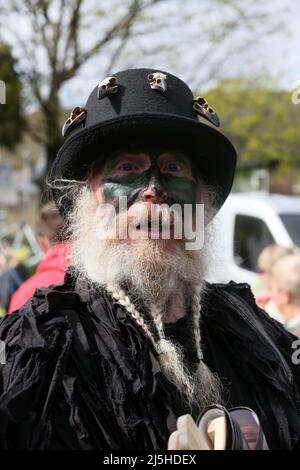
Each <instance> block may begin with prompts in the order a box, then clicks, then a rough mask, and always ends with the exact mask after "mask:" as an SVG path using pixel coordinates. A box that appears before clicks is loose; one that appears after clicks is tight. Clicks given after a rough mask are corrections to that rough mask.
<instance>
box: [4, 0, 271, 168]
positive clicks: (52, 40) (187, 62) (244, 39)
mask: <svg viewBox="0 0 300 470" xmlns="http://www.w3.org/2000/svg"><path fill="white" fill-rule="evenodd" d="M268 3H270V2H269V1H268V0H266V2H265V4H268ZM271 13H272V15H271ZM276 13H278V12H276ZM270 17H272V18H276V21H275V23H274V21H273V20H272V21H271V24H270V22H268V21H266V18H269V19H270ZM279 17H280V15H279V14H277V15H274V11H273V10H270V9H269V11H268V10H267V9H266V11H265V10H264V7H261V6H260V7H259V8H256V7H255V6H253V2H252V3H251V2H249V1H248V0H203V1H202V0H201V2H200V1H195V0H164V1H162V0H114V1H104V0H10V2H7V1H5V0H0V31H1V35H2V36H4V37H5V39H6V40H7V41H9V42H10V44H12V45H13V48H14V51H15V53H16V54H17V56H18V58H20V63H21V66H22V73H23V77H24V84H25V86H26V92H28V93H27V95H28V96H29V97H31V98H33V101H34V103H35V104H36V105H37V106H38V109H39V111H40V113H41V117H42V119H41V124H42V125H43V126H42V127H43V131H42V132H40V131H39V130H38V129H37V128H36V127H33V126H31V128H30V132H31V135H32V136H33V137H34V138H35V139H36V140H37V141H39V142H40V143H41V144H42V145H43V146H44V147H45V149H46V155H47V160H48V165H47V169H49V167H50V165H51V164H52V161H53V159H54V158H55V155H56V153H57V149H58V147H59V146H60V145H61V143H62V138H61V120H62V94H63V92H64V90H65V84H66V83H67V82H69V81H70V80H71V79H72V78H74V77H75V76H78V74H79V73H83V70H86V71H87V70H89V75H92V74H93V73H95V69H97V70H99V72H98V73H99V75H98V80H99V79H100V78H103V77H105V76H106V75H107V74H108V73H111V71H112V69H113V68H114V67H116V65H118V68H120V67H125V66H145V65H147V66H149V64H153V65H154V64H155V66H158V67H159V64H165V65H167V67H168V66H170V67H172V69H173V70H174V71H175V72H176V70H177V69H179V68H180V75H181V76H182V77H183V78H184V79H186V80H188V81H189V83H190V85H191V86H193V87H196V85H198V86H199V85H200V84H203V83H206V84H207V83H208V82H209V81H210V80H218V79H219V78H220V74H221V70H222V68H224V67H225V69H226V66H227V67H228V65H229V66H230V67H231V68H232V67H233V64H234V58H235V57H238V56H239V54H241V52H242V51H243V50H244V48H245V47H249V44H253V43H255V44H256V47H257V44H258V42H259V38H261V37H263V36H264V35H265V34H267V33H269V32H271V31H272V30H273V29H274V27H275V24H276V26H278V21H277V18H279ZM208 18H209V21H208ZM246 30H247V31H248V33H249V34H248V35H246V34H245V31H246ZM241 31H243V34H242V35H241ZM229 57H230V61H229V60H228V58H229ZM96 59H97V60H96ZM92 64H93V67H92ZM167 67H166V68H167ZM178 72H179V70H178ZM89 88H90V87H89ZM84 98H86V96H84ZM82 101H84V99H82ZM78 104H82V103H78Z"/></svg>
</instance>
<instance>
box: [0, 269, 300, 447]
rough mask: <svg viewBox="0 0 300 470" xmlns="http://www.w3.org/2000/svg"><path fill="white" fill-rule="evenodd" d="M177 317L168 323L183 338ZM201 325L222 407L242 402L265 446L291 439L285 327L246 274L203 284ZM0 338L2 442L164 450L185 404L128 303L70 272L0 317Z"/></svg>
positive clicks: (293, 387)
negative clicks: (1, 344)
mask: <svg viewBox="0 0 300 470" xmlns="http://www.w3.org/2000/svg"><path fill="white" fill-rule="evenodd" d="M242 310H243V311H247V310H248V311H249V312H248V313H249V314H250V313H251V315H252V316H253V318H255V322H256V323H255V322H254V323H253V325H252V323H251V322H250V323H249V320H248V318H247V315H246V316H245V315H244V314H243V312H242ZM179 322H180V323H178V322H177V325H176V326H175V327H170V329H169V334H170V335H171V334H172V335H173V336H175V339H176V340H177V341H178V342H179V343H181V342H183V343H184V344H183V348H184V349H186V348H188V346H187V342H186V339H185V340H184V337H185V336H184V335H182V334H176V328H178V326H180V325H181V327H182V328H185V323H184V320H179ZM257 327H258V330H259V331H257ZM201 330H202V338H203V352H204V360H205V362H206V363H207V365H208V366H209V367H210V368H211V369H212V370H213V371H215V372H216V373H218V375H219V376H220V378H221V380H222V382H223V384H224V387H225V389H226V397H225V399H226V406H228V407H229V406H230V407H233V406H248V407H250V408H252V409H253V410H254V411H255V412H256V413H257V414H258V416H259V418H260V420H261V424H262V427H263V430H264V433H265V435H266V439H267V441H268V445H269V447H270V448H271V449H272V448H273V449H289V448H293V447H294V448H297V447H298V446H299V439H300V419H299V396H298V390H299V387H300V373H299V367H300V366H294V365H293V364H292V362H291V355H292V352H293V349H292V347H291V344H292V342H293V341H294V339H295V338H294V337H293V336H292V335H290V334H289V333H287V332H286V331H285V330H284V329H283V328H282V327H281V326H280V325H279V324H277V323H276V322H275V321H273V320H271V319H269V318H268V317H267V315H266V314H265V313H264V312H262V311H260V310H259V309H258V308H257V307H256V305H255V302H254V299H253V296H252V294H251V291H250V289H249V287H248V286H247V285H245V284H235V283H230V284H228V285H209V284H208V285H207V288H206V291H205V295H204V298H203V307H202V316H201ZM191 334H192V333H191ZM265 335H267V339H266V337H265ZM176 336H177V337H176ZM0 338H1V340H2V341H5V343H6V364H4V365H1V366H0V370H1V372H0V423H1V426H0V448H1V449H135V450H152V449H162V450H164V449H166V447H167V441H168V438H169V435H170V434H171V432H173V431H174V430H175V428H176V419H177V417H178V416H180V415H181V414H185V413H187V412H188V411H189V410H188V408H187V407H186V406H185V405H184V404H183V403H182V402H181V399H180V396H179V394H178V392H177V391H176V389H175V387H174V386H173V385H172V384H171V383H170V382H169V381H168V380H167V379H166V378H165V377H164V375H163V374H162V372H161V368H160V364H159V361H158V357H157V355H156V353H155V351H154V350H153V348H152V346H151V344H150V342H149V340H148V339H147V338H146V337H145V335H144V334H143V331H142V330H141V328H140V327H139V326H138V325H137V324H136V323H135V321H134V320H133V319H132V318H131V316H130V315H129V314H128V312H126V310H125V309H124V308H123V307H121V306H120V305H119V304H118V303H117V302H116V301H114V300H113V299H112V298H111V297H110V296H109V295H108V294H107V293H106V292H105V291H104V290H101V291H99V290H97V289H95V288H94V287H93V286H91V285H89V284H88V283H83V282H79V281H76V277H75V276H73V274H72V273H71V272H69V273H67V275H66V278H65V282H64V284H62V285H59V286H52V287H50V288H47V289H46V288H45V289H40V290H37V291H36V293H35V295H34V297H33V298H32V299H31V300H30V301H28V302H27V303H26V304H25V305H24V306H23V307H22V309H21V310H20V311H18V312H15V313H13V314H12V315H9V316H7V317H5V318H4V319H3V320H2V321H1V323H0ZM191 344H192V342H191ZM188 354H189V353H188V351H187V356H188ZM192 360H193V355H191V361H192ZM194 417H195V418H197V416H194Z"/></svg>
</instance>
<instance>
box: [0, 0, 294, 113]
mask: <svg viewBox="0 0 300 470" xmlns="http://www.w3.org/2000/svg"><path fill="white" fill-rule="evenodd" d="M20 1H21V0H20ZM237 1H238V0H222V2H221V0H163V1H162V2H159V4H158V5H157V6H155V7H153V8H152V9H151V11H150V14H151V15H152V17H153V19H154V20H155V21H154V20H153V21H152V22H148V23H146V25H147V28H148V29H149V33H148V34H146V35H142V36H139V37H138V38H137V39H135V40H134V42H130V43H129V44H128V45H127V47H126V48H125V50H124V53H123V54H122V55H121V56H120V58H119V59H118V61H117V62H116V64H115V65H114V68H113V70H111V71H110V73H109V75H111V74H113V73H114V72H116V71H118V70H122V69H124V68H129V67H153V68H155V69H158V70H159V69H161V70H167V71H169V72H170V73H174V74H175V75H178V76H180V77H181V78H182V79H183V80H185V81H186V82H187V83H188V84H189V85H190V86H191V88H192V89H193V91H199V92H202V91H206V90H207V89H209V88H211V87H213V86H215V85H217V84H218V82H219V81H220V80H222V79H224V78H234V77H237V76H247V77H249V76H250V77H252V78H253V79H254V80H262V78H263V80H264V81H265V82H267V83H268V84H269V85H270V86H273V87H277V88H283V89H286V90H292V88H293V84H294V83H295V82H296V81H300V1H295V0H263V1H262V0H259V1H256V2H253V0H239V5H241V6H242V8H243V10H244V11H245V12H246V13H247V14H250V13H262V12H268V13H269V18H270V19H271V23H272V24H274V25H277V27H276V28H275V32H273V33H272V34H269V35H265V34H264V28H265V26H266V25H267V27H269V25H268V23H267V22H266V25H265V24H264V22H257V23H256V22H255V21H254V22H253V23H252V28H251V29H245V28H244V26H243V24H241V25H239V27H238V28H237V29H236V31H235V33H234V34H230V35H226V36H225V37H221V38H220V39H218V40H217V41H216V43H215V46H214V48H213V49H210V48H207V47H206V46H207V44H206V39H205V38H206V36H205V31H206V28H208V29H209V30H210V31H212V30H213V31H214V32H215V34H216V35H217V36H218V34H219V24H220V21H221V22H222V21H223V20H224V18H225V17H226V18H231V17H233V16H232V15H233V13H232V11H233V10H232V8H231V7H230V5H231V4H232V3H234V2H237ZM3 2H4V0H0V20H1V4H2V3H3ZM55 2H56V0H53V6H55ZM224 2H225V3H226V2H227V4H228V5H229V6H227V5H225V7H224ZM4 3H5V2H4ZM4 3H3V4H4ZM220 3H222V6H220ZM100 4H101V5H105V7H106V10H107V12H108V15H107V20H106V21H107V22H108V23H109V21H110V20H111V19H113V18H114V17H115V16H116V15H117V14H118V13H121V10H120V9H121V8H122V6H124V5H125V4H126V2H125V1H123V2H122V1H121V0H102V2H99V1H97V0H85V5H86V6H88V7H92V8H91V11H92V12H93V5H98V6H99V5H100ZM107 5H119V6H118V8H116V7H115V9H114V10H113V9H110V8H108V7H107ZM58 14H59V12H57V11H55V8H53V15H54V16H55V15H58ZM2 18H3V15H2ZM91 18H92V20H91V21H93V22H94V25H93V27H92V25H91V27H90V28H88V29H87V30H86V32H85V33H84V36H82V38H81V43H82V45H83V46H85V45H88V44H89V43H92V42H93V41H94V39H95V37H96V36H97V34H98V35H99V27H98V24H97V20H96V19H95V18H93V16H92V17H91ZM181 18H186V19H185V21H180V19H181ZM4 20H5V21H4V24H2V26H1V24H0V37H4V39H6V38H8V39H9V40H10V42H13V43H14V35H15V33H16V32H17V33H18V32H19V31H21V32H22V36H23V38H24V39H25V41H26V40H28V41H29V40H30V39H29V38H30V34H31V29H32V28H31V27H30V26H29V24H28V21H27V18H26V16H24V17H22V18H21V19H20V18H18V20H17V21H13V20H14V18H10V19H6V18H4ZM268 21H269V20H268ZM157 22H158V23H160V25H159V26H157ZM15 24H18V30H16V29H15ZM99 24H100V23H99ZM7 25H10V26H12V28H11V31H10V32H9V31H6V30H5V28H6V26H7ZM101 25H102V23H101ZM143 25H144V23H143V24H142V26H138V28H143V27H144V26H143ZM1 28H2V31H1ZM151 28H152V29H151ZM245 41H248V42H249V46H248V47H246V48H242V52H240V53H236V52H235V51H236V50H238V49H239V48H240V45H242V44H244V43H245ZM207 43H208V41H207ZM153 48H155V53H152V52H151V51H153ZM137 51H139V52H137ZM17 52H18V51H17ZM19 56H20V57H21V66H22V65H23V63H24V61H26V57H24V55H23V56H22V54H19ZM108 57H109V54H107V52H104V53H102V55H99V56H98V57H97V58H94V59H92V60H90V61H88V62H87V63H86V65H84V66H83V67H82V68H81V69H80V71H79V73H78V74H77V75H76V77H75V78H73V79H71V80H69V81H68V82H67V83H66V84H65V85H64V86H63V88H62V90H61V98H62V102H63V105H64V106H65V107H72V106H75V105H83V104H84V103H85V101H86V99H87V97H88V95H89V93H90V91H91V90H92V89H93V88H94V87H95V86H96V85H97V84H98V83H99V82H100V81H101V80H102V79H103V78H104V77H105V76H106V75H107V70H106V68H107V63H108ZM36 67H37V69H39V70H40V72H41V74H43V73H45V70H46V64H45V60H44V58H43V56H42V55H41V56H38V58H37V59H36ZM209 68H211V69H213V70H214V72H213V73H211V74H210V76H209V77H206V71H207V69H209ZM104 71H105V72H104ZM104 73H105V75H104V76H103V74H104ZM0 79H1V77H0Z"/></svg>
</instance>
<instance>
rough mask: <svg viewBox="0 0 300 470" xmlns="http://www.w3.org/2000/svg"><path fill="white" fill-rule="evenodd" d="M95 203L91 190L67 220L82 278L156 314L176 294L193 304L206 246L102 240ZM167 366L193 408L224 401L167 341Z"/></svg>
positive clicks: (214, 383) (213, 382) (213, 383)
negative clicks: (123, 291) (117, 290)
mask: <svg viewBox="0 0 300 470" xmlns="http://www.w3.org/2000/svg"><path fill="white" fill-rule="evenodd" d="M96 209H97V202H96V198H95V196H94V194H93V193H92V192H91V191H90V190H89V189H88V187H87V186H85V187H83V188H81V190H80V191H79V193H77V197H76V206H75V208H74V209H73V212H72V214H70V217H69V231H70V235H71V241H72V264H73V265H74V267H75V268H76V271H77V273H78V277H79V279H80V278H84V279H88V280H91V281H92V282H94V283H95V284H97V285H101V286H104V287H105V286H122V285H126V286H127V287H129V289H130V293H131V294H132V296H133V297H134V298H136V299H139V300H141V301H142V304H143V305H145V306H147V307H148V310H149V313H150V314H151V315H152V316H153V318H154V311H158V310H159V311H163V310H164V308H165V307H166V305H167V302H168V301H169V299H170V298H171V297H172V296H173V297H174V294H175V293H176V294H178V292H183V293H184V295H185V298H186V300H190V298H189V297H190V295H191V294H192V292H193V289H195V288H197V289H198V290H199V291H200V290H201V289H202V286H203V284H204V277H205V274H206V264H207V263H206V260H207V258H208V257H207V252H206V250H207V247H209V246H210V244H209V243H207V241H208V239H207V237H206V239H205V244H204V247H205V249H204V248H202V250H201V251H188V250H185V248H184V244H183V243H182V241H179V243H178V244H176V246H174V245H173V246H172V247H171V248H170V249H169V248H168V247H167V245H166V244H165V240H148V239H147V240H135V241H134V243H130V242H128V240H101V239H100V238H99V237H98V236H97V232H98V233H99V230H100V231H101V223H102V222H101V220H99V218H98V220H97V217H96ZM165 346H166V351H167V356H168V357H169V360H168V361H167V365H166V366H165V367H163V368H164V370H165V373H166V375H167V376H168V377H169V379H170V380H171V381H173V382H174V383H175V385H176V386H177V387H178V389H179V390H180V391H181V392H182V393H183V394H185V395H186V397H187V400H188V402H189V403H195V402H197V403H200V402H201V405H205V404H210V403H213V402H217V401H220V383H219V380H218V378H217V377H215V376H214V374H212V373H211V372H210V371H209V369H208V368H206V369H205V371H203V370H202V371H201V368H199V370H198V372H197V374H196V375H195V376H194V377H191V376H190V375H189V372H188V371H187V370H185V369H184V367H183V361H182V356H181V352H180V351H179V350H177V348H176V347H175V346H174V345H173V344H172V343H171V341H165Z"/></svg>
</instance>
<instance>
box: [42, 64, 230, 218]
mask: <svg viewBox="0 0 300 470" xmlns="http://www.w3.org/2000/svg"><path fill="white" fill-rule="evenodd" d="M215 125H219V120H218V117H217V115H216V113H215V112H214V111H213V109H212V108H210V107H209V105H208V103H207V102H206V101H205V99H204V98H200V97H199V98H197V99H194V96H193V94H192V91H191V90H190V88H189V87H188V86H187V85H186V84H185V83H184V82H183V81H182V80H180V79H179V78H177V77H175V76H174V75H171V74H169V73H167V72H162V71H157V70H153V69H131V70H125V71H123V72H119V73H117V74H115V75H114V76H111V77H107V78H106V79H104V80H103V81H102V82H100V83H99V85H98V86H97V87H96V88H95V89H94V90H93V91H92V93H91V95H90V96H89V98H88V100H87V103H86V106H85V108H81V107H77V108H74V109H73V111H72V113H71V116H70V117H69V119H68V120H67V121H66V122H65V125H64V127H63V135H65V136H66V137H67V138H66V141H65V143H64V144H63V145H62V147H61V148H60V150H59V152H58V155H57V157H56V159H55V161H54V163H53V166H52V169H51V173H50V181H51V180H56V179H60V178H64V179H79V180H82V179H83V178H84V177H85V176H86V174H87V172H88V169H89V168H90V166H91V163H92V162H93V161H95V160H98V159H99V158H101V156H102V155H105V154H106V155H107V151H108V150H110V149H113V148H115V147H117V146H118V147H122V146H123V145H124V146H125V145H126V143H127V144H128V143H133V142H134V141H135V140H137V139H138V141H139V142H141V141H142V142H145V143H149V142H151V144H153V143H159V144H164V143H166V145H168V146H169V145H173V146H175V147H177V148H178V149H180V150H184V151H185V152H188V154H189V155H190V156H191V157H192V158H193V161H194V162H195V164H196V165H197V167H198V168H199V170H200V174H201V177H202V179H203V181H204V182H205V183H206V184H209V185H211V186H213V187H215V188H216V189H217V193H218V198H217V200H216V202H215V205H216V209H219V208H220V207H221V205H222V204H223V203H224V201H225V199H226V198H227V196H228V194H229V192H230V190H231V187H232V182H233V177H234V171H235V165H236V152H235V149H234V147H233V145H232V144H231V142H230V141H229V140H228V139H227V138H226V137H225V136H224V135H223V134H222V133H221V132H219V131H218V130H217V129H216V128H215ZM54 187H55V186H54ZM53 196H54V200H56V201H57V199H58V198H59V197H60V196H61V194H59V191H58V190H56V189H53Z"/></svg>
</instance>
